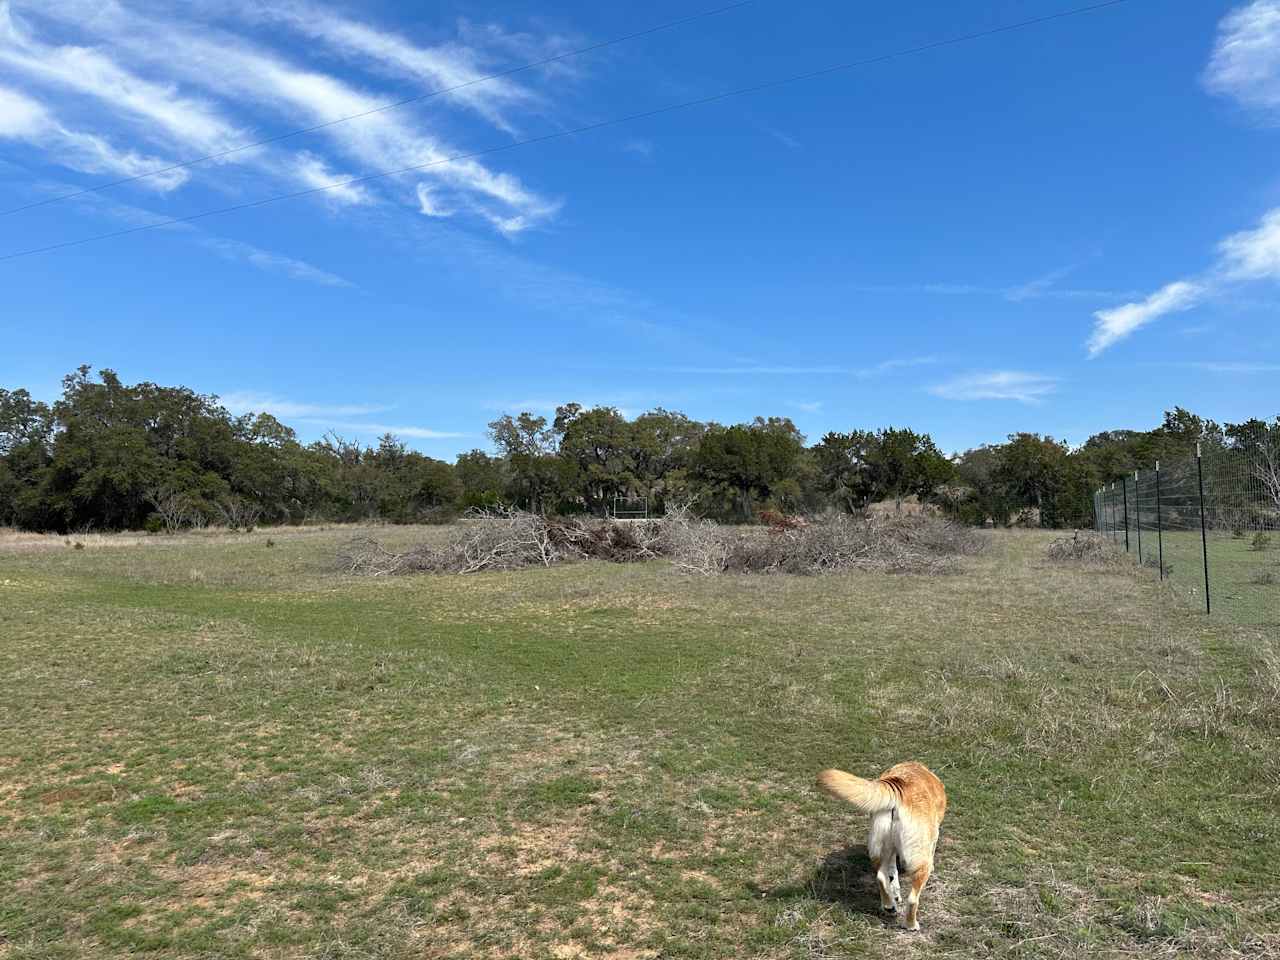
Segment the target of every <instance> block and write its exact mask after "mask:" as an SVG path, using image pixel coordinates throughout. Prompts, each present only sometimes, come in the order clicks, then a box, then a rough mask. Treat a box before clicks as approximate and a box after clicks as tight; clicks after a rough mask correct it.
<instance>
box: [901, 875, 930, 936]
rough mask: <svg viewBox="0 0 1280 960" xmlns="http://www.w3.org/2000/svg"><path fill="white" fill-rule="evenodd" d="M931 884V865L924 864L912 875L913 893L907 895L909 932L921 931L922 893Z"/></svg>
mask: <svg viewBox="0 0 1280 960" xmlns="http://www.w3.org/2000/svg"><path fill="white" fill-rule="evenodd" d="M928 882H929V864H927V863H922V864H921V865H920V866H918V867H916V868H915V870H914V871H912V874H911V892H910V893H909V894H907V916H906V924H907V929H908V930H919V929H920V918H919V916H918V914H919V912H920V891H922V890H923V889H924V885H925V884H926V883H928Z"/></svg>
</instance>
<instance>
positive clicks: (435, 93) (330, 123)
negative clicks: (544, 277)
mask: <svg viewBox="0 0 1280 960" xmlns="http://www.w3.org/2000/svg"><path fill="white" fill-rule="evenodd" d="M755 2H756V0H739V2H737V3H730V4H727V5H726V6H722V7H716V8H714V9H712V10H704V11H702V12H701V13H693V14H690V15H689V16H687V17H680V18H679V19H676V20H668V21H667V22H666V23H660V24H658V25H657V26H653V27H647V28H645V29H644V30H637V31H636V32H634V33H627V34H623V35H622V36H620V37H613V38H612V39H610V40H601V41H600V42H599V43H593V44H591V45H589V46H586V47H580V48H578V49H577V50H570V51H568V52H566V53H558V54H556V55H555V56H553V57H545V58H543V59H542V60H534V61H532V62H531V63H523V64H521V65H520V66H518V67H510V68H508V69H506V70H500V71H499V72H497V73H490V74H486V75H485V76H482V77H473V78H471V79H470V80H466V81H464V82H462V83H455V84H454V85H453V86H451V87H441V88H440V89H438V90H432V91H430V92H429V93H420V94H417V95H415V96H412V97H405V98H404V99H402V100H396V101H393V102H392V103H384V104H382V105H381V106H378V107H374V108H373V109H371V110H364V111H361V112H360V113H352V114H349V115H348V116H345V117H337V118H335V119H333V120H326V121H325V122H324V123H317V124H316V125H315V126H311V127H303V128H302V129H300V130H290V131H289V132H288V133H279V134H276V135H275V136H272V137H266V138H264V139H262V140H254V141H253V142H252V143H242V144H241V145H240V146H238V147H231V148H229V149H227V150H221V151H219V152H217V153H209V154H205V155H204V156H203V157H193V158H192V159H190V160H183V161H181V162H179V163H172V164H170V165H169V166H167V167H160V168H159V169H156V170H150V171H148V172H147V173H139V174H135V175H134V176H131V177H121V178H120V179H119V180H108V181H107V182H106V183H99V184H97V185H96V186H92V187H85V188H84V189H82V190H75V191H73V192H71V193H64V194H61V195H59V196H56V197H47V198H45V199H44V200H36V201H33V202H32V203H27V204H24V205H22V206H20V207H13V208H12V209H9V210H0V217H7V216H9V215H10V214H14V213H21V212H22V211H24V210H33V209H35V208H36V207H44V206H48V205H49V204H51V203H59V202H61V201H63V200H71V199H74V198H75V197H83V196H84V195H85V194H86V193H97V192H98V191H100V190H107V189H110V188H111V187H118V186H121V185H123V184H126V183H136V182H138V181H139V180H146V179H147V178H149V177H158V176H160V175H161V174H163V173H171V172H172V171H174V170H183V169H185V168H187V167H194V166H195V165H196V164H198V163H204V162H205V161H207V160H220V159H222V158H223V157H229V156H231V155H232V154H236V153H242V152H243V151H245V150H252V149H253V148H254V147H264V146H267V145H268V144H272V143H279V142H280V141H281V140H288V139H290V138H292V137H300V136H302V135H303V134H307V133H315V132H317V131H318V130H327V129H328V128H330V127H336V126H337V125H338V124H340V123H347V122H349V121H351V120H361V119H363V118H365V117H371V116H373V115H374V114H377V113H385V112H386V111H388V110H395V109H397V108H398V107H404V106H408V105H409V104H411V103H421V102H423V101H424V100H430V99H432V98H434V97H440V96H443V95H444V94H446V93H454V92H455V91H457V90H462V89H464V88H466V87H473V86H475V85H476V84H478V83H485V82H487V81H489V80H500V79H502V78H503V77H509V76H511V75H513V74H516V73H523V72H524V71H526V70H532V69H534V68H535V67H545V66H547V65H548V64H552V63H559V62H560V61H561V60H568V59H570V58H572V57H580V56H582V55H583V54H584V53H591V52H593V51H595V50H603V49H604V48H605V47H612V46H614V45H615V44H619V43H625V42H627V41H628V40H638V39H639V38H640V37H647V36H649V35H650V34H654V33H661V32H662V31H663V30H671V29H673V28H675V27H680V26H684V25H685V24H686V23H693V22H694V21H695V20H705V19H706V18H707V17H714V16H717V15H719V14H722V13H729V12H731V11H733V10H738V9H740V8H742V7H746V6H749V5H751V4H753V3H755Z"/></svg>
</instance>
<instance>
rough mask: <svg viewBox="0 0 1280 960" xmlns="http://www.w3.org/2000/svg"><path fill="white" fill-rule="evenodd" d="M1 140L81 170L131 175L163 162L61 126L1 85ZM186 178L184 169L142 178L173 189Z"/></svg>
mask: <svg viewBox="0 0 1280 960" xmlns="http://www.w3.org/2000/svg"><path fill="white" fill-rule="evenodd" d="M0 139H10V140H19V141H23V142H25V143H28V144H30V145H32V146H35V147H39V148H42V149H43V150H45V151H47V152H48V154H49V156H50V158H51V159H53V161H54V162H55V163H58V164H60V165H61V166H64V167H67V168H69V169H72V170H79V171H81V172H83V173H101V174H114V175H117V176H126V177H132V176H137V175H138V174H142V173H150V172H151V171H153V170H157V169H160V168H161V167H163V166H165V165H166V164H165V161H163V160H161V159H159V158H157V157H150V156H145V155H143V154H140V153H137V152H135V151H133V150H121V149H118V148H117V147H115V146H113V145H112V144H111V143H110V142H109V141H108V140H107V139H106V138H104V137H100V136H97V135H96V134H92V133H85V132H83V131H79V130H71V129H68V128H67V127H65V126H63V125H62V124H61V123H59V122H58V120H57V119H56V118H55V117H54V115H53V113H52V112H51V111H50V110H49V109H48V108H47V107H45V106H44V105H43V104H41V103H37V102H36V101H35V100H32V99H31V98H30V97H27V96H24V95H23V94H21V93H18V92H17V91H16V90H8V89H5V88H3V87H0ZM186 181H187V173H186V171H184V170H169V171H166V172H165V173H163V174H160V175H158V176H154V177H148V178H147V179H146V180H144V181H142V182H143V183H144V184H145V185H146V186H147V187H149V188H151V189H153V190H160V191H166V190H173V189H174V188H176V187H179V186H181V185H182V184H183V183H185V182H186Z"/></svg>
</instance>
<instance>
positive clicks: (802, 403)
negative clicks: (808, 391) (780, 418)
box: [787, 400, 822, 413]
mask: <svg viewBox="0 0 1280 960" xmlns="http://www.w3.org/2000/svg"><path fill="white" fill-rule="evenodd" d="M787 406H789V407H794V408H795V409H796V410H800V411H801V412H803V413H818V412H819V411H820V410H821V409H822V401H821V400H789V401H787Z"/></svg>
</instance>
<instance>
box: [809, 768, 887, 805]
mask: <svg viewBox="0 0 1280 960" xmlns="http://www.w3.org/2000/svg"><path fill="white" fill-rule="evenodd" d="M818 789H819V790H821V791H822V792H823V793H826V794H828V795H830V796H833V797H835V798H836V799H837V800H843V801H844V802H845V803H848V804H852V805H853V806H855V807H857V808H858V809H859V810H861V811H862V812H863V813H882V812H884V811H885V810H892V809H893V808H894V807H896V806H897V805H898V795H897V794H896V793H895V792H894V791H893V790H892V789H890V787H889V786H888V784H886V783H884V782H883V781H882V780H863V779H862V778H861V777H855V776H854V775H853V774H851V773H845V772H844V771H843V770H823V771H822V772H821V773H820V774H818Z"/></svg>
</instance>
